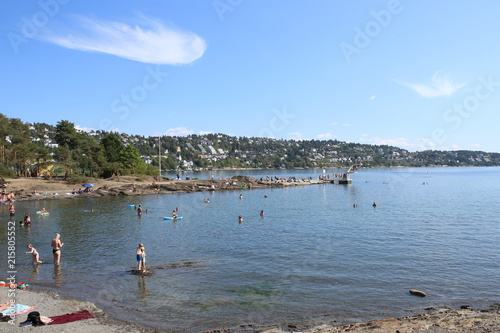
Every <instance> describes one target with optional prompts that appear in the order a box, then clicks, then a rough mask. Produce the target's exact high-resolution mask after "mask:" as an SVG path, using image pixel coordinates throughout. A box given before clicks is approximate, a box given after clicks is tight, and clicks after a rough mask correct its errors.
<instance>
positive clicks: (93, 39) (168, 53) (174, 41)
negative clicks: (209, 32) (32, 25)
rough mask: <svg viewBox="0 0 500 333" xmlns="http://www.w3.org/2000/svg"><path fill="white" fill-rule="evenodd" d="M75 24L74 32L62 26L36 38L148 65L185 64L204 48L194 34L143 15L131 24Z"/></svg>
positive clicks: (94, 21) (93, 21)
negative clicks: (75, 29)
mask: <svg viewBox="0 0 500 333" xmlns="http://www.w3.org/2000/svg"><path fill="white" fill-rule="evenodd" d="M75 21H76V23H77V27H76V28H77V31H76V32H72V31H71V29H70V28H69V27H64V28H59V29H58V30H57V32H54V31H44V32H41V33H40V34H39V35H38V36H39V38H40V39H41V40H44V41H47V42H50V43H54V44H57V45H59V46H62V47H66V48H69V49H75V50H80V51H87V52H101V53H107V54H112V55H115V56H118V57H121V58H125V59H130V60H135V61H139V62H144V63H151V64H169V65H181V64H189V63H191V62H193V61H195V60H196V59H198V58H200V57H201V56H202V55H203V53H204V52H205V50H206V48H207V45H206V43H205V41H204V40H203V39H202V38H201V37H199V36H198V35H196V34H194V33H192V32H189V31H185V30H181V29H179V28H174V27H172V26H166V25H165V24H164V23H163V22H161V21H160V20H157V19H152V18H147V17H144V16H143V17H140V18H139V19H138V20H137V22H136V23H133V24H127V23H122V22H113V21H105V20H98V19H95V18H88V17H80V16H78V17H77V18H76V20H75Z"/></svg>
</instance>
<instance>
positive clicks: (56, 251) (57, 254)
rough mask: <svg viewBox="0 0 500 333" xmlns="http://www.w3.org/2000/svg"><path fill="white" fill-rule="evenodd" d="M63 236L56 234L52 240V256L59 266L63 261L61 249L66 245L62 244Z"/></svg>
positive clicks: (55, 263)
mask: <svg viewBox="0 0 500 333" xmlns="http://www.w3.org/2000/svg"><path fill="white" fill-rule="evenodd" d="M60 238H61V235H59V234H56V237H55V238H54V239H53V240H52V243H51V244H50V246H52V254H53V255H54V265H59V262H60V260H61V247H63V245H64V243H61V239H60Z"/></svg>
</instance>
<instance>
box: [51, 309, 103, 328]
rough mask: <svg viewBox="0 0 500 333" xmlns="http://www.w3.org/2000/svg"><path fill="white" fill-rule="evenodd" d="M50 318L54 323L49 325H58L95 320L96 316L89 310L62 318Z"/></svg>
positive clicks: (64, 315)
mask: <svg viewBox="0 0 500 333" xmlns="http://www.w3.org/2000/svg"><path fill="white" fill-rule="evenodd" d="M49 318H50V319H52V321H51V322H50V323H48V324H47V325H57V324H66V323H71V322H73V321H78V320H83V319H90V318H94V315H93V314H92V313H90V312H89V311H87V310H82V311H78V312H73V313H67V314H63V315H60V316H53V317H49Z"/></svg>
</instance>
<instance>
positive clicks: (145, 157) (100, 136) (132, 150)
mask: <svg viewBox="0 0 500 333" xmlns="http://www.w3.org/2000/svg"><path fill="white" fill-rule="evenodd" d="M0 127H1V128H0V130H1V131H2V133H1V134H0V141H1V142H0V146H1V147H2V166H1V168H0V171H1V173H2V174H3V175H14V174H16V175H18V176H23V175H33V176H43V175H46V176H48V175H50V176H54V173H56V174H57V175H59V176H62V175H64V176H68V174H78V175H82V176H93V177H106V176H111V175H113V174H115V175H116V174H130V173H136V174H137V173H138V174H151V175H158V170H159V168H160V163H161V169H162V170H163V171H170V170H175V171H178V170H211V169H238V168H258V169H268V168H271V169H276V168H283V169H293V168H334V167H347V166H350V165H352V164H362V165H363V167H395V166H406V167H422V166H498V165H500V153H487V152H482V151H469V150H455V151H438V150H426V151H419V152H410V151H408V150H406V149H402V148H398V147H394V146H387V145H369V144H359V143H352V142H343V141H338V140H284V139H273V138H259V137H235V136H229V135H226V134H220V133H213V134H203V135H195V134H193V135H188V136H185V137H181V136H161V137H158V136H155V137H144V136H140V135H133V134H126V133H113V132H107V131H101V130H95V131H94V130H92V131H90V132H83V131H81V130H78V129H76V128H75V127H74V124H73V123H71V122H69V121H66V120H62V121H60V122H58V124H57V125H56V126H54V125H49V124H45V123H26V122H23V121H21V120H20V119H14V118H12V119H9V118H7V117H5V116H4V115H1V114H0ZM159 157H161V160H160V159H159ZM50 166H52V168H50ZM42 167H44V168H42ZM33 173H34V174H33Z"/></svg>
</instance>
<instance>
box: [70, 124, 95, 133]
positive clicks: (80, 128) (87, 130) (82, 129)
mask: <svg viewBox="0 0 500 333" xmlns="http://www.w3.org/2000/svg"><path fill="white" fill-rule="evenodd" d="M75 129H76V130H77V131H82V132H86V133H89V132H92V131H95V129H94V128H91V127H81V126H80V125H75Z"/></svg>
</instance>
